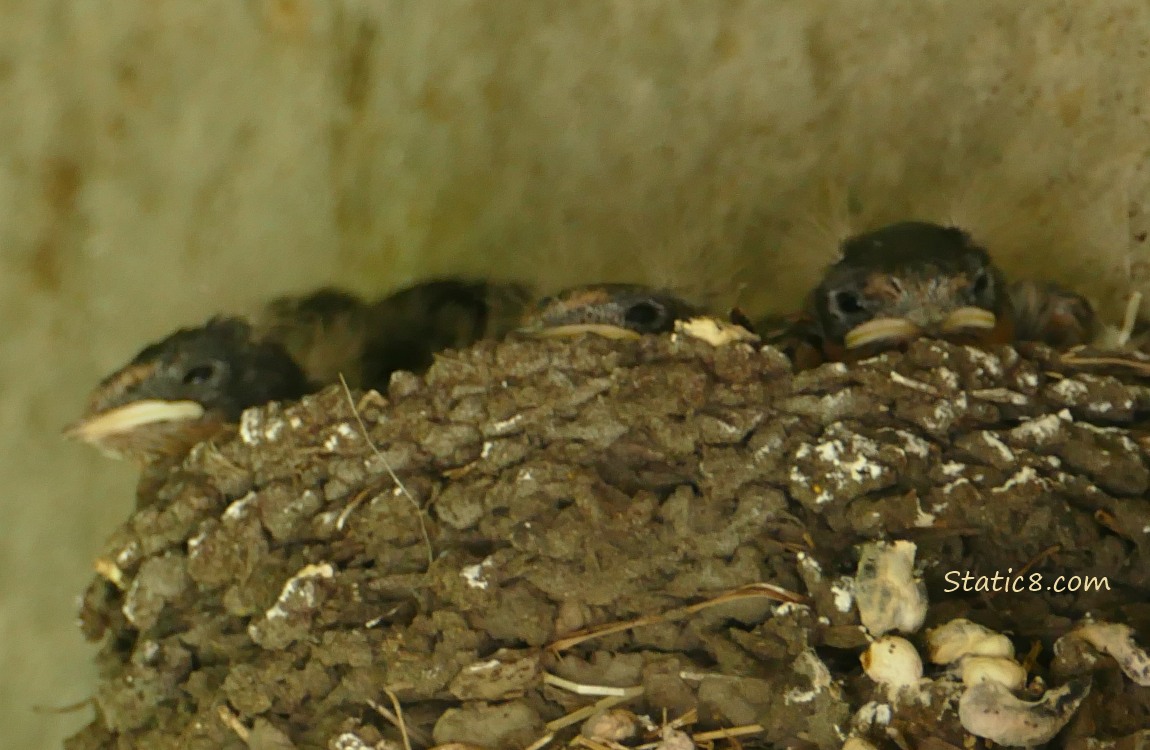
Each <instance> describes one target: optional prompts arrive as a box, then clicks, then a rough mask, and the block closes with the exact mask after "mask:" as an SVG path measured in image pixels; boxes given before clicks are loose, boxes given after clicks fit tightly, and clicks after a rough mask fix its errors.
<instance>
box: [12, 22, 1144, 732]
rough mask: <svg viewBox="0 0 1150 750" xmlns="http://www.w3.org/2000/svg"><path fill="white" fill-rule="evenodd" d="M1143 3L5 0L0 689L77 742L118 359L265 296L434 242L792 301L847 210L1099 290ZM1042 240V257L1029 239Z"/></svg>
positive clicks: (121, 489)
mask: <svg viewBox="0 0 1150 750" xmlns="http://www.w3.org/2000/svg"><path fill="white" fill-rule="evenodd" d="M1147 23H1150V8H1147V7H1146V6H1145V5H1144V4H1142V3H1137V2H1134V0H1095V1H1093V2H1071V1H1067V2H1051V3H1040V4H1038V3H1032V4H1027V5H1026V6H1025V7H1021V6H1020V5H1019V4H1015V3H1006V2H990V1H989V0H987V1H983V2H979V1H975V2H964V3H960V2H946V1H945V0H809V1H807V2H798V1H797V0H795V1H783V2H779V1H777V0H775V1H768V0H760V1H758V2H752V1H746V2H737V1H736V0H730V1H729V2H723V3H672V2H658V3H657V2H636V1H635V0H584V1H583V2H579V3H560V2H539V1H538V0H488V1H487V2H465V1H463V0H458V1H456V0H436V1H435V2H419V1H416V0H413V1H412V2H400V1H399V0H394V1H388V2H355V1H354V0H344V1H343V2H326V1H325V2H321V1H320V0H314V1H312V2H309V1H308V0H248V1H247V2H237V1H236V0H203V1H202V2H196V3H188V2H175V1H174V0H120V1H119V2H116V3H106V2H97V0H67V1H65V0H0V325H2V326H3V334H2V335H0V427H2V428H3V430H2V431H0V440H2V441H3V446H2V449H0V477H2V478H3V480H4V490H5V491H4V492H3V493H0V505H2V508H3V513H4V517H5V524H4V531H3V536H2V538H0V639H2V640H3V642H4V644H5V647H4V648H3V649H2V650H0V674H2V675H4V677H3V682H2V684H0V721H2V722H3V724H4V726H5V728H6V743H10V744H12V746H16V747H24V748H38V747H53V746H56V744H57V743H58V740H59V738H60V737H61V736H63V735H65V734H66V733H68V732H69V731H71V730H72V729H73V728H74V727H75V726H77V725H78V724H79V723H80V722H82V721H83V717H84V714H83V712H80V713H77V714H65V715H54V714H38V713H34V712H33V711H32V706H34V705H46V706H54V705H61V704H66V703H71V702H73V701H77V700H80V699H82V698H83V697H84V696H85V695H87V693H88V691H89V689H90V684H91V683H90V678H91V668H90V667H89V664H88V663H89V660H90V657H91V654H92V653H93V650H92V649H91V648H90V647H88V646H86V645H84V644H83V643H82V642H81V640H80V638H79V636H78V635H77V633H76V630H75V627H74V623H73V617H74V607H75V604H74V596H75V594H76V593H77V592H78V591H79V589H80V587H81V585H82V582H83V581H84V580H85V579H86V577H87V573H88V568H89V564H90V563H89V561H90V558H91V556H92V554H93V552H94V550H96V549H97V547H98V544H99V542H100V540H101V539H102V537H103V536H104V535H105V534H106V533H107V531H108V530H109V529H111V528H112V527H113V525H114V524H115V522H116V520H117V519H118V518H120V517H122V515H123V514H124V512H125V511H126V509H127V507H128V505H129V503H130V501H131V500H130V499H131V486H132V472H131V471H130V470H128V469H127V468H126V467H123V466H117V465H114V464H111V463H109V462H107V461H104V460H102V459H100V458H99V457H97V456H94V455H92V454H91V453H90V452H88V451H87V450H85V449H83V448H81V447H78V446H70V445H66V444H64V443H63V442H62V441H61V440H60V439H59V438H58V429H59V427H60V426H61V425H62V424H64V423H65V422H67V421H68V420H69V419H71V418H72V417H73V416H75V414H76V413H77V411H78V409H79V408H80V404H81V401H82V399H83V395H84V392H85V391H86V390H87V389H88V387H90V385H91V384H92V383H93V382H94V381H95V379H96V378H98V377H99V376H101V375H102V374H104V373H105V372H106V371H108V370H109V369H111V368H112V367H114V366H116V365H118V364H120V363H121V362H122V361H123V359H124V358H125V357H126V356H128V355H129V354H131V353H132V352H134V351H135V350H136V349H138V348H139V347H140V345H141V344H142V343H144V342H146V341H148V340H150V339H152V338H155V337H158V336H160V335H162V334H163V333H165V332H166V331H167V330H169V329H170V328H171V327H173V326H174V325H176V324H178V323H181V322H192V321H198V320H200V319H202V318H203V317H205V316H206V315H207V314H209V313H210V312H212V311H216V310H221V309H239V308H243V307H246V306H250V305H252V304H254V303H255V302H257V301H258V300H260V299H263V298H266V297H267V296H269V295H271V294H273V293H279V292H286V291H291V290H294V289H302V288H306V287H310V286H314V285H315V284H317V283H320V282H324V281H334V282H340V283H346V284H349V285H351V286H352V287H354V288H356V289H358V290H360V291H382V290H384V289H386V288H389V287H391V286H394V285H396V284H399V283H403V282H407V281H410V280H412V279H414V278H417V277H420V276H425V275H428V274H431V273H436V272H448V271H452V272H472V273H483V272H486V271H489V270H496V271H497V272H498V273H499V274H500V275H504V276H523V277H529V278H536V279H538V280H540V281H541V282H543V283H545V284H560V283H564V282H569V281H576V280H587V279H594V278H611V279H623V278H632V279H636V280H653V281H659V282H663V283H669V284H675V285H678V286H681V287H683V288H685V289H686V290H687V291H692V292H697V293H706V294H708V295H711V296H713V297H715V298H717V299H721V300H731V299H733V298H735V297H736V294H737V290H738V286H739V284H740V283H745V284H746V288H745V289H744V291H743V292H742V294H741V296H740V297H739V299H740V302H741V303H742V304H743V305H744V307H747V308H749V309H751V310H761V309H764V308H766V307H768V306H774V307H785V306H786V305H788V304H791V303H793V302H795V301H796V300H797V299H798V297H799V296H800V294H801V292H802V289H803V288H804V287H805V286H806V285H807V284H808V283H810V281H811V280H812V279H813V277H814V276H815V274H816V273H817V270H818V268H819V266H821V265H822V264H823V263H825V262H826V261H827V260H828V259H829V258H830V257H831V255H832V254H833V248H834V242H835V240H836V238H837V237H839V236H840V235H841V234H842V233H843V232H845V231H849V230H851V229H863V228H866V227H868V226H872V225H874V224H877V223H881V222H883V221H888V220H894V219H898V218H904V217H907V216H911V215H914V216H919V217H924V218H934V219H953V220H955V221H960V222H962V223H964V224H966V225H967V226H968V227H970V228H971V229H973V230H974V231H975V232H976V233H978V234H979V235H980V236H981V237H982V238H984V239H985V240H986V241H987V243H988V244H989V245H990V246H991V248H992V250H993V251H994V252H995V254H996V255H997V256H998V257H999V258H1000V260H1001V261H1002V264H1003V265H1004V266H1005V268H1006V269H1007V271H1008V272H1013V273H1018V272H1020V271H1021V270H1023V269H1025V268H1027V267H1029V268H1031V269H1033V270H1034V271H1035V272H1036V273H1038V274H1039V275H1041V276H1044V277H1050V278H1056V279H1061V280H1064V281H1073V282H1077V283H1080V284H1081V285H1082V287H1083V288H1084V289H1085V290H1086V291H1089V292H1092V293H1094V294H1096V295H1099V296H1100V301H1101V302H1103V303H1104V306H1105V307H1106V309H1107V310H1109V311H1113V310H1115V309H1116V308H1117V307H1118V303H1119V302H1120V299H1119V297H1120V295H1121V294H1122V293H1124V292H1125V291H1126V290H1127V289H1128V288H1129V287H1130V285H1131V283H1132V282H1133V283H1134V284H1138V285H1142V284H1145V280H1146V276H1147V268H1146V263H1147V259H1148V256H1147V252H1146V249H1145V248H1146V242H1145V239H1146V232H1147V231H1150V170H1147V168H1146V167H1145V164H1146V159H1145V154H1146V151H1147V148H1148V145H1150V144H1148V139H1147V137H1146V133H1147V132H1148V131H1147V114H1148V113H1147V112H1146V111H1145V110H1146V107H1147V105H1146V104H1145V97H1144V91H1145V90H1146V87H1147V86H1148V85H1150V58H1148V57H1147V53H1148V50H1150V42H1148V41H1147V40H1146V39H1145V35H1144V34H1143V33H1142V30H1143V29H1145V28H1146V25H1147ZM1028 261H1029V262H1028Z"/></svg>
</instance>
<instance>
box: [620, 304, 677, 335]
mask: <svg viewBox="0 0 1150 750" xmlns="http://www.w3.org/2000/svg"><path fill="white" fill-rule="evenodd" d="M665 316H666V311H665V310H664V309H663V306H662V305H660V304H658V303H657V302H650V301H646V302H636V303H635V304H633V305H631V306H630V307H628V308H627V311H626V312H625V313H623V320H624V321H626V323H627V325H629V326H633V327H635V328H641V329H646V330H649V329H652V328H656V327H658V326H660V325H662V324H663V321H664V318H665Z"/></svg>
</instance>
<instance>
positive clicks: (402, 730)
mask: <svg viewBox="0 0 1150 750" xmlns="http://www.w3.org/2000/svg"><path fill="white" fill-rule="evenodd" d="M342 378H343V376H342V375H340V379H342ZM344 387H345V388H346V387H347V383H344ZM383 692H384V693H386V694H387V697H388V699H389V700H390V701H391V707H392V709H393V710H394V711H395V716H396V718H397V719H399V724H398V726H399V736H400V737H402V738H403V750H411V737H409V736H408V735H407V722H406V721H404V719H403V706H401V705H399V697H398V696H396V694H395V691H394V690H392V689H391V688H389V687H387V686H386V685H385V686H384V688H383Z"/></svg>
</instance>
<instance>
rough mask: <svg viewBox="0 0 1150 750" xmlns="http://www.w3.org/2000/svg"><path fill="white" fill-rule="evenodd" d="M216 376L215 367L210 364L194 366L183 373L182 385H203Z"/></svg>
mask: <svg viewBox="0 0 1150 750" xmlns="http://www.w3.org/2000/svg"><path fill="white" fill-rule="evenodd" d="M215 375H216V366H215V365H212V364H204V365H196V366H195V367H192V368H190V369H189V370H188V371H187V372H185V373H184V377H183V383H184V385H203V384H204V383H206V382H208V381H209V380H211V379H212V378H214V377H215Z"/></svg>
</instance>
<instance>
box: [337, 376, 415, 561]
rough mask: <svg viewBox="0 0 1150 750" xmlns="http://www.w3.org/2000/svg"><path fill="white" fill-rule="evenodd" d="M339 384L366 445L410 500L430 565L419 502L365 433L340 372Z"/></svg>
mask: <svg viewBox="0 0 1150 750" xmlns="http://www.w3.org/2000/svg"><path fill="white" fill-rule="evenodd" d="M339 384H340V385H341V386H343V395H344V396H345V397H346V398H347V405H348V406H349V407H351V415H352V416H353V417H355V421H356V424H358V425H359V431H360V433H361V434H362V435H363V439H364V441H366V442H367V447H369V448H371V451H372V453H374V454H375V456H376V458H378V459H379V460H380V462H381V463H382V464H383V468H385V469H387V473H388V474H390V475H391V479H392V481H394V482H395V486H396V487H399V489H400V492H402V493H403V494H404V496H405V497H407V499H408V500H410V501H411V504H412V506H413V507H414V508H415V516H416V518H417V519H418V520H419V531H420V533H421V534H423V543H424V544H425V545H426V546H427V566H428V567H431V564H432V563H433V562H435V553H434V551H433V550H432V548H431V535H430V534H428V533H427V524H426V523H425V522H424V520H423V508H421V507H419V503H418V502H416V500H415V496H414V495H412V494H411V493H410V492H408V490H407V487H406V486H405V485H404V484H403V481H402V480H401V479H400V478H399V475H398V474H396V473H395V470H394V469H392V468H391V464H390V463H388V461H387V458H386V457H385V456H384V455H383V453H381V452H380V450H379V448H376V447H375V443H373V442H372V440H371V436H370V435H368V434H367V425H365V424H364V423H363V417H361V416H360V415H359V409H358V408H357V407H356V404H355V399H353V398H352V397H351V388H349V387H348V385H347V379H346V378H344V376H343V373H342V372H341V373H340V374H339Z"/></svg>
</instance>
